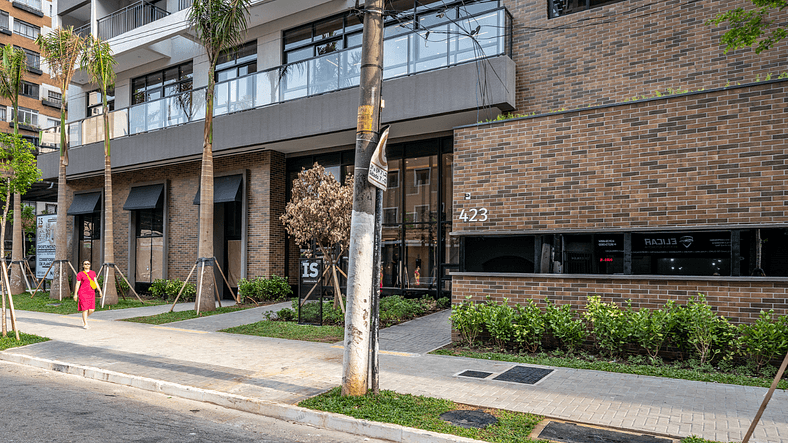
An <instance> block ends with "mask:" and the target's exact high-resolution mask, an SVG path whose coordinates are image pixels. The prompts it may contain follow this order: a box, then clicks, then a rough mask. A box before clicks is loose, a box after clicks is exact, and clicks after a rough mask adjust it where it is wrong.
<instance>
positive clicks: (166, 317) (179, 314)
mask: <svg viewBox="0 0 788 443" xmlns="http://www.w3.org/2000/svg"><path fill="white" fill-rule="evenodd" d="M249 308H254V306H251V305H250V306H246V305H243V306H224V307H221V308H216V310H214V311H202V312H200V315H197V312H196V311H194V310H188V311H176V312H164V313H162V314H156V315H146V316H142V317H131V318H124V319H122V320H123V321H130V322H134V323H145V324H149V325H163V324H166V323H172V322H176V321H181V320H191V319H193V318H198V317H209V316H211V315H217V314H226V313H228V312H235V311H243V310H244V309H249Z"/></svg>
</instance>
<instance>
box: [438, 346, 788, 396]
mask: <svg viewBox="0 0 788 443" xmlns="http://www.w3.org/2000/svg"><path fill="white" fill-rule="evenodd" d="M432 354H437V355H449V356H454V357H468V358H478V359H480V360H497V361H506V362H512V363H529V364H534V365H543V366H555V367H561V368H574V369H593V370H596V371H605V372H615V373H621V374H635V375H651V376H654V377H665V378H676V379H681V380H693V381H705V382H710V383H725V384H730V385H741V386H757V387H762V388H768V387H769V386H771V384H772V382H773V381H774V379H772V378H763V377H748V376H745V375H735V374H725V373H722V372H705V371H701V370H697V369H685V368H677V367H675V366H672V365H670V364H663V365H651V364H630V363H615V362H609V361H602V360H597V361H588V360H582V359H579V358H571V357H551V356H530V355H515V354H506V353H500V352H479V351H473V350H469V349H464V348H453V349H438V350H435V351H433V352H432ZM777 387H778V388H780V389H788V380H786V379H784V378H783V379H782V380H780V383H779V384H778V385H777Z"/></svg>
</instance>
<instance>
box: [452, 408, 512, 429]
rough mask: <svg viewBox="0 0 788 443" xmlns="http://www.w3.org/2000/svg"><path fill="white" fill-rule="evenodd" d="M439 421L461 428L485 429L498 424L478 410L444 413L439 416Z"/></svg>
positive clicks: (494, 419) (490, 416) (488, 415)
mask: <svg viewBox="0 0 788 443" xmlns="http://www.w3.org/2000/svg"><path fill="white" fill-rule="evenodd" d="M440 417H441V420H443V421H445V422H448V423H451V424H453V425H455V426H460V427H462V428H480V429H481V428H486V427H487V426H490V425H494V424H496V423H498V419H497V418H495V417H493V416H492V415H490V414H488V413H486V412H482V411H479V410H475V411H466V410H456V411H449V412H444V413H443V414H441V415H440Z"/></svg>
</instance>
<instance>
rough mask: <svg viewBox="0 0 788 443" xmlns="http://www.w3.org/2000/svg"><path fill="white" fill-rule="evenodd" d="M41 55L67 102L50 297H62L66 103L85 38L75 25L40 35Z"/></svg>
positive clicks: (65, 253) (64, 280)
mask: <svg viewBox="0 0 788 443" xmlns="http://www.w3.org/2000/svg"><path fill="white" fill-rule="evenodd" d="M36 44H37V45H38V47H39V48H41V54H42V55H43V56H44V59H46V61H47V64H48V65H49V71H50V74H49V75H50V76H51V77H53V78H54V79H55V80H56V81H57V82H58V86H60V91H61V92H62V94H63V101H62V102H61V103H60V166H59V168H58V178H57V207H58V211H57V226H56V227H55V261H57V262H58V263H59V265H58V266H56V269H55V270H54V272H55V274H54V276H53V279H52V289H51V290H50V293H49V294H50V295H49V297H50V298H57V299H62V297H63V293H64V291H63V289H64V287H63V286H65V293H66V295H68V293H69V292H70V291H71V289H70V287H69V285H68V272H67V270H66V269H67V268H66V267H65V266H64V264H65V262H66V259H67V258H68V251H67V250H66V247H67V246H66V245H67V239H66V222H67V220H66V166H68V145H67V144H66V132H67V129H66V103H67V102H68V101H67V100H68V85H69V84H70V83H71V78H72V77H74V72H75V71H76V68H77V61H78V60H79V57H80V56H81V54H82V51H83V48H84V46H85V40H84V39H83V38H82V37H80V36H79V35H78V34H75V33H74V28H73V27H71V26H70V27H68V28H57V29H53V30H52V32H50V33H48V34H46V35H44V34H41V35H39V36H38V38H36Z"/></svg>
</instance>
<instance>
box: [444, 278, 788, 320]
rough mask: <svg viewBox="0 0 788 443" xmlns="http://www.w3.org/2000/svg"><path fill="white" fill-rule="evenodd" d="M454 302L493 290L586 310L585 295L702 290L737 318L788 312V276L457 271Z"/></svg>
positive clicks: (651, 301) (650, 303)
mask: <svg viewBox="0 0 788 443" xmlns="http://www.w3.org/2000/svg"><path fill="white" fill-rule="evenodd" d="M452 290H453V292H452V302H453V303H459V302H461V301H462V300H464V299H465V297H466V296H472V298H473V300H476V301H484V300H485V299H486V297H487V296H490V297H491V298H492V299H493V300H495V301H499V302H500V301H503V299H504V298H506V299H508V300H509V303H510V304H514V303H526V302H527V301H528V300H534V301H537V302H538V303H539V305H540V306H542V307H544V301H545V299H546V298H549V299H550V300H552V301H554V302H556V303H557V304H559V305H563V304H567V303H568V304H571V305H572V306H573V307H574V308H576V309H579V310H580V311H584V310H585V306H586V302H587V297H589V296H591V295H599V296H601V297H602V299H603V301H606V302H611V301H613V302H616V303H618V304H619V305H621V304H622V303H626V302H627V300H632V306H633V307H634V308H649V309H656V308H660V307H662V306H663V305H664V304H665V303H666V302H667V301H668V300H674V301H675V302H676V303H678V304H681V305H683V304H686V302H687V300H689V298H690V297H694V296H697V295H698V293H701V294H704V295H705V296H706V300H707V302H708V303H709V304H710V305H712V307H713V308H714V309H716V311H717V313H718V314H719V315H723V316H725V317H727V318H728V319H729V320H731V321H732V322H734V323H740V322H753V321H755V319H757V317H758V313H759V312H760V311H761V310H767V311H768V310H769V309H774V312H775V313H776V314H778V315H788V281H782V282H746V281H724V282H715V281H706V280H697V281H693V280H686V279H682V280H670V279H659V280H652V279H643V278H631V279H610V278H596V279H595V278H573V277H555V276H552V277H550V278H540V277H501V276H497V277H495V278H494V279H492V278H490V277H477V276H470V275H460V276H454V277H453V281H452Z"/></svg>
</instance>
